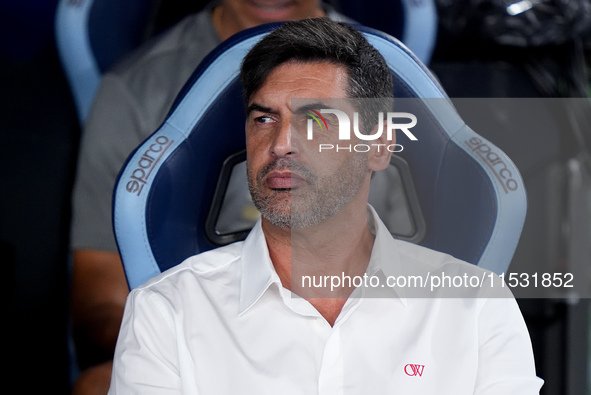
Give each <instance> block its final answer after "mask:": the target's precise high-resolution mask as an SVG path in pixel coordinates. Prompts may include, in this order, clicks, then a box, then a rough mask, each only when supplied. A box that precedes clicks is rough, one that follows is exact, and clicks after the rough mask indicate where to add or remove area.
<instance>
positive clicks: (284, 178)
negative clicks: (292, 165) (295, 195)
mask: <svg viewBox="0 0 591 395" xmlns="http://www.w3.org/2000/svg"><path fill="white" fill-rule="evenodd" d="M264 182H265V185H266V186H267V187H269V188H271V189H293V188H297V187H299V186H301V185H303V184H304V183H305V182H306V180H304V179H303V178H302V177H300V176H298V175H297V174H295V173H292V172H291V171H289V170H284V171H277V170H276V171H272V172H270V173H269V174H267V176H266V177H265V179H264Z"/></svg>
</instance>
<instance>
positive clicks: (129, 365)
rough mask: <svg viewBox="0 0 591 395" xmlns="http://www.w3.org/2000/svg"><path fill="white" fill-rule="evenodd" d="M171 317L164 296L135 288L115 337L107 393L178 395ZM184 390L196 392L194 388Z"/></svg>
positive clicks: (180, 385)
mask: <svg viewBox="0 0 591 395" xmlns="http://www.w3.org/2000/svg"><path fill="white" fill-rule="evenodd" d="M175 339H176V337H175V330H174V319H173V316H172V313H171V310H170V309H169V308H168V307H167V302H166V301H165V299H164V298H163V297H161V296H159V295H158V294H155V293H153V292H151V291H150V290H146V289H141V290H139V292H138V290H134V291H132V293H131V294H130V296H129V297H128V299H127V304H126V306H125V313H124V316H123V322H122V325H121V331H120V333H119V337H118V339H117V346H116V349H115V357H114V359H113V373H112V377H111V387H110V389H109V395H115V394H125V395H128V394H142V395H144V394H146V395H149V394H181V393H183V392H184V391H185V390H186V388H185V389H183V388H182V387H183V386H182V383H181V374H180V369H181V367H180V366H179V363H178V360H179V358H178V347H177V345H176V340H175ZM187 393H192V394H196V393H197V392H196V389H194V388H192V389H189V391H188V392H187Z"/></svg>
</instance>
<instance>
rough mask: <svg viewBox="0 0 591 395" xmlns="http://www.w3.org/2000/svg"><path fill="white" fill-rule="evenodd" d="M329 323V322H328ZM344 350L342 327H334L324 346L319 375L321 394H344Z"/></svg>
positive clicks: (319, 391)
mask: <svg viewBox="0 0 591 395" xmlns="http://www.w3.org/2000/svg"><path fill="white" fill-rule="evenodd" d="M326 325H328V323H326ZM343 380H344V376H343V350H342V342H341V330H340V328H338V327H337V328H332V329H331V333H330V336H329V337H328V339H327V341H326V344H325V346H324V352H323V354H322V362H321V364H320V374H319V375H318V394H319V395H343V393H344V388H343V387H344V385H343Z"/></svg>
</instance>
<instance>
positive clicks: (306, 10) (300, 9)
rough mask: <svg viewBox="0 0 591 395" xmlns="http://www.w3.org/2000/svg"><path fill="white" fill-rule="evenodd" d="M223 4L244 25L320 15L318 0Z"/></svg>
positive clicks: (237, 0) (228, 1) (244, 0)
mask: <svg viewBox="0 0 591 395" xmlns="http://www.w3.org/2000/svg"><path fill="white" fill-rule="evenodd" d="M223 4H224V7H225V9H226V10H227V11H226V12H231V13H234V14H235V15H236V16H237V17H239V18H240V20H242V21H243V24H244V27H253V26H258V25H261V24H263V23H270V22H280V21H289V20H297V19H304V18H312V17H318V16H322V11H321V8H320V1H319V0H224V2H223Z"/></svg>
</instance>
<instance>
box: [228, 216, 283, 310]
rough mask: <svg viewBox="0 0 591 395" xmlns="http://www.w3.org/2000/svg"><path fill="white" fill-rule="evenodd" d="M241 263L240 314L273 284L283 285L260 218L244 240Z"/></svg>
mask: <svg viewBox="0 0 591 395" xmlns="http://www.w3.org/2000/svg"><path fill="white" fill-rule="evenodd" d="M241 265H242V276H241V278H240V305H239V311H238V313H239V314H243V313H244V312H245V311H246V310H248V308H249V307H250V306H252V305H253V304H254V303H255V302H256V301H257V300H258V299H259V298H260V297H261V295H262V294H263V293H264V292H265V291H266V290H267V288H269V286H270V285H271V284H273V283H274V282H276V283H278V284H279V285H281V281H280V279H279V276H278V275H277V272H276V271H275V267H273V263H272V262H271V258H270V256H269V248H268V247H267V240H266V239H265V234H264V233H263V227H262V225H261V220H260V218H259V220H258V221H257V223H256V224H255V225H254V227H253V228H252V230H251V231H250V233H249V235H248V237H247V238H246V240H244V243H243V245H242V262H241Z"/></svg>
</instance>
